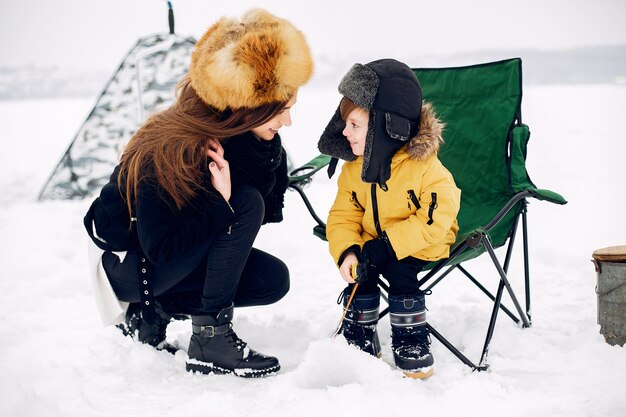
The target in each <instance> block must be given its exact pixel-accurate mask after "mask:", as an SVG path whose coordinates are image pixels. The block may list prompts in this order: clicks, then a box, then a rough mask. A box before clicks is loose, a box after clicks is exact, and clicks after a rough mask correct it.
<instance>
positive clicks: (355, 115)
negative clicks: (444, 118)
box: [318, 59, 461, 378]
mask: <svg viewBox="0 0 626 417" xmlns="http://www.w3.org/2000/svg"><path fill="white" fill-rule="evenodd" d="M339 92H340V93H341V94H342V95H343V96H344V97H343V99H342V100H341V102H340V105H339V107H338V109H337V111H336V112H335V114H334V116H333V117H332V119H331V120H330V122H329V124H328V126H327V127H326V129H325V130H324V133H323V134H322V136H321V138H320V141H319V144H318V147H319V149H320V151H321V152H322V153H325V154H327V155H330V156H332V157H334V158H339V159H343V160H345V161H346V163H344V164H343V166H342V170H341V174H340V176H339V179H338V181H337V185H338V191H337V196H336V198H335V202H334V204H333V206H332V208H331V209H330V213H329V215H328V223H327V226H326V236H327V238H328V242H329V248H330V253H331V254H332V256H333V258H334V259H335V261H336V262H337V265H338V266H339V272H340V274H341V277H342V278H343V279H344V280H345V281H346V282H348V284H349V285H348V287H347V288H346V289H345V290H344V293H343V296H344V297H343V300H344V301H343V302H344V306H345V305H346V304H347V300H348V298H349V295H350V294H351V292H352V289H353V285H354V283H355V282H357V283H358V284H359V286H358V288H357V291H356V294H355V296H354V298H353V300H352V303H351V306H350V310H349V312H348V314H347V315H346V318H345V319H344V321H343V323H342V329H341V331H342V333H343V335H344V336H345V338H346V340H347V341H348V343H350V344H353V345H355V346H357V347H358V348H360V349H361V350H363V351H365V352H368V353H370V354H371V355H374V356H380V343H379V341H378V335H377V333H376V324H377V322H378V309H379V304H380V289H379V288H378V277H379V275H382V276H383V277H384V278H385V279H386V280H387V281H388V282H389V313H390V321H391V345H392V350H393V355H394V360H395V363H396V366H397V367H398V368H400V369H401V370H402V371H404V373H405V374H406V375H407V376H410V377H413V378H427V377H429V376H431V375H432V373H433V363H434V361H433V357H432V354H431V352H430V340H429V331H428V328H427V327H426V306H425V301H424V293H423V292H422V291H420V290H419V288H418V284H417V274H418V273H419V272H420V271H421V270H422V268H424V266H426V264H428V263H429V262H431V261H436V260H438V259H442V258H446V257H448V256H449V252H450V245H451V244H452V243H454V241H455V238H456V234H457V232H458V230H459V228H458V224H457V221H456V216H457V213H458V210H459V204H460V196H461V191H460V190H459V189H458V188H457V187H456V184H455V182H454V179H453V178H452V175H451V174H450V172H449V171H448V170H447V169H446V168H445V167H444V166H443V165H442V164H441V162H440V161H439V159H438V158H437V152H438V150H439V145H440V144H441V143H442V142H443V139H442V137H441V134H442V130H443V124H442V123H441V122H440V121H439V120H438V119H437V118H436V116H435V114H434V112H433V110H432V109H431V107H430V105H429V104H428V103H422V92H421V88H420V85H419V82H418V80H417V78H416V76H415V74H414V73H413V71H411V69H410V68H409V67H408V66H407V65H405V64H403V63H401V62H398V61H396V60H393V59H382V60H378V61H374V62H370V63H369V64H366V65H361V64H355V65H354V66H353V67H352V68H351V69H350V71H348V73H347V74H346V75H345V76H344V78H343V79H342V80H341V82H340V84H339ZM336 161H337V159H335V160H334V164H333V163H331V168H330V170H329V172H330V173H331V175H332V171H333V170H334V166H335V164H336ZM355 264H357V265H358V273H357V276H356V277H355V276H353V274H352V270H353V266H355ZM355 279H356V281H355Z"/></svg>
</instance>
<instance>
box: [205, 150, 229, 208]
mask: <svg viewBox="0 0 626 417" xmlns="http://www.w3.org/2000/svg"><path fill="white" fill-rule="evenodd" d="M206 154H207V156H208V157H209V158H211V159H212V160H213V161H211V162H210V163H209V171H210V172H211V184H212V185H213V187H214V188H215V189H216V190H217V192H219V193H220V194H221V195H222V197H224V200H226V201H228V200H230V193H231V185H230V167H229V166H228V161H227V160H226V159H224V148H223V147H222V145H221V144H220V143H219V142H218V141H216V140H211V141H209V147H208V148H207V150H206Z"/></svg>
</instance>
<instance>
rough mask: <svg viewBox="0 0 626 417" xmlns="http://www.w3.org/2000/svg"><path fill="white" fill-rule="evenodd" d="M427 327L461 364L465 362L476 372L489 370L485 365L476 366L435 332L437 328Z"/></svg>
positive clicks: (427, 325)
mask: <svg viewBox="0 0 626 417" xmlns="http://www.w3.org/2000/svg"><path fill="white" fill-rule="evenodd" d="M426 327H428V330H430V334H432V335H433V336H434V337H435V339H437V340H439V341H440V342H441V344H442V345H444V346H445V347H446V348H447V349H448V350H449V351H450V352H452V354H453V355H454V356H456V357H457V358H458V359H459V360H460V361H461V362H463V363H464V364H465V365H467V366H469V367H470V368H472V369H473V370H474V371H486V370H487V369H488V368H489V365H483V364H480V365H476V364H475V363H474V362H472V361H471V360H470V359H469V358H468V357H467V356H465V355H464V354H462V353H461V351H459V350H458V349H457V348H456V347H455V346H454V345H453V344H452V343H450V342H449V341H448V340H447V339H446V338H445V337H443V336H442V335H441V333H439V332H438V331H437V330H435V328H434V327H433V326H431V325H430V324H429V323H426Z"/></svg>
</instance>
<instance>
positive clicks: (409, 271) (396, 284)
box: [350, 257, 428, 295]
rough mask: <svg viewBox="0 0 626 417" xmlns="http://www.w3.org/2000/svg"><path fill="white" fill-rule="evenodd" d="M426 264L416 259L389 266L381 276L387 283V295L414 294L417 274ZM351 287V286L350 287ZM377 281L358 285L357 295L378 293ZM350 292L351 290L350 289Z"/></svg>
mask: <svg viewBox="0 0 626 417" xmlns="http://www.w3.org/2000/svg"><path fill="white" fill-rule="evenodd" d="M427 264H428V262H427V261H423V260H421V259H417V258H411V257H408V258H404V259H402V260H401V261H395V262H392V263H391V264H389V266H388V267H387V269H385V271H384V272H383V274H382V276H383V278H385V279H386V280H387V282H389V295H408V294H415V293H416V292H417V291H418V290H419V287H418V284H417V274H418V273H419V272H420V271H421V270H422V269H424V267H425V266H426V265H427ZM350 287H352V285H350ZM377 288H378V281H377V280H376V279H368V280H367V281H365V283H364V284H362V285H359V288H358V289H357V291H356V292H357V294H369V293H373V292H377V291H378V289H377ZM350 289H351V290H352V288H350Z"/></svg>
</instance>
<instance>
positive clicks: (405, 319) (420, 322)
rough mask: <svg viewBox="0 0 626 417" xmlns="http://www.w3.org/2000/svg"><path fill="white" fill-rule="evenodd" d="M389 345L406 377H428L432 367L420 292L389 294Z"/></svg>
mask: <svg viewBox="0 0 626 417" xmlns="http://www.w3.org/2000/svg"><path fill="white" fill-rule="evenodd" d="M389 320H390V321H391V348H392V350H393V358H394V360H395V362H396V366H397V367H398V368H400V369H401V370H402V371H404V374H405V375H406V376H408V377H410V378H420V379H421V378H428V377H429V376H431V375H432V374H433V371H434V366H433V365H434V360H433V355H432V353H431V352H430V337H429V335H430V332H429V331H428V328H427V327H426V303H425V300H424V294H423V293H421V292H419V293H415V294H413V295H404V296H389Z"/></svg>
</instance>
